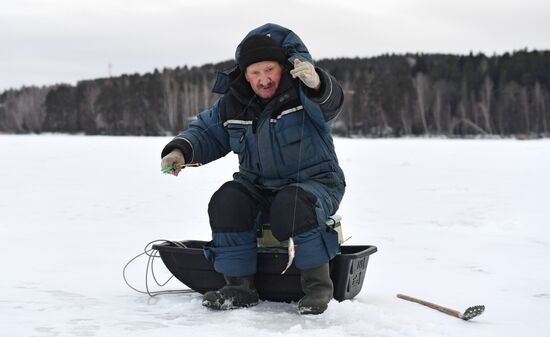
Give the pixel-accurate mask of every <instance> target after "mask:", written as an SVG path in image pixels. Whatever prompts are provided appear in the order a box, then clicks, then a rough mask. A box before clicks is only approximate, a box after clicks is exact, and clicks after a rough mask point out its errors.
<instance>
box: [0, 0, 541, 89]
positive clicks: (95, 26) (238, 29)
mask: <svg viewBox="0 0 550 337" xmlns="http://www.w3.org/2000/svg"><path fill="white" fill-rule="evenodd" d="M267 22H273V23H278V24H280V25H283V26H286V27H288V28H290V29H292V30H293V31H294V32H295V33H297V34H298V35H299V36H300V37H301V38H302V40H303V41H304V42H305V43H306V45H307V46H308V48H309V50H310V52H311V53H312V55H313V57H314V58H315V59H320V58H327V57H355V56H359V57H369V56H376V55H380V54H383V53H406V52H425V53H435V52H437V53H454V54H467V53H469V52H470V51H473V52H474V53H477V52H483V53H486V54H489V55H491V54H493V53H498V54H500V53H503V52H506V51H514V50H518V49H523V48H528V49H547V50H548V49H550V0H518V1H512V0H454V1H446V0H295V1H290V0H273V1H262V0H256V1H251V0H228V1H221V0H88V1H79V0H0V91H2V90H5V89H8V88H16V87H20V86H22V85H43V84H54V83H71V84H75V83H76V82H77V81H78V80H81V79H90V78H97V77H106V76H108V75H109V64H111V73H112V75H113V76H117V75H120V74H123V73H136V72H137V73H145V72H150V71H153V70H154V69H155V68H158V69H159V70H160V69H162V68H164V67H169V68H172V67H176V66H183V65H191V66H192V65H202V64H204V63H211V62H219V61H223V60H227V59H230V58H232V57H233V55H234V49H235V47H236V45H237V44H238V43H239V42H240V40H241V39H242V38H243V37H244V35H246V33H247V32H248V31H249V30H251V29H253V28H255V27H258V26H260V25H262V24H264V23H267Z"/></svg>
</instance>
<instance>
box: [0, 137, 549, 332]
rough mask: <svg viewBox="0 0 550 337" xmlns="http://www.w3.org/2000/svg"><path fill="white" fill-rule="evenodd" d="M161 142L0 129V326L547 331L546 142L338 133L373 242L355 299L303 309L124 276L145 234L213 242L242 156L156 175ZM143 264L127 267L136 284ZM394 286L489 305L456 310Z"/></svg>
mask: <svg viewBox="0 0 550 337" xmlns="http://www.w3.org/2000/svg"><path fill="white" fill-rule="evenodd" d="M169 139H170V138H167V137H103V136H102V137H99V136H97V137H91V136H68V135H41V136H37V135H22V136H13V135H0V155H1V158H2V161H1V163H2V165H0V237H1V238H2V239H3V240H2V241H3V251H4V254H3V256H4V259H3V263H2V273H1V274H2V277H0V293H1V294H2V295H1V296H0V317H1V321H2V323H1V326H2V332H1V335H2V336H10V337H16V336H167V335H186V336H195V335H198V334H200V336H218V335H229V336H240V337H253V336H254V337H257V336H285V337H291V336H319V337H323V336H418V337H420V336H422V337H424V336H466V335H467V336H517V335H524V336H546V334H547V333H548V331H550V323H549V321H548V320H547V317H548V313H550V262H549V257H550V229H549V219H550V207H549V204H548V200H549V193H550V192H549V191H550V179H549V172H550V140H536V141H517V140H446V139H386V140H372V139H336V140H335V143H336V148H337V152H338V155H339V158H340V162H341V165H342V167H343V169H344V171H345V173H346V177H347V192H346V196H345V198H344V201H343V203H342V205H341V208H340V210H339V212H338V213H339V214H341V215H342V216H343V226H344V236H345V237H347V236H352V238H351V239H350V240H349V241H348V242H347V244H372V245H376V246H377V247H378V250H379V251H378V252H377V253H376V254H374V255H372V256H371V259H370V261H369V265H368V270H367V274H366V278H365V283H364V285H363V291H362V292H361V293H360V294H359V295H358V296H357V297H356V298H355V299H354V300H352V301H344V302H341V303H338V302H336V301H332V302H331V303H330V305H329V308H328V310H327V311H326V312H325V313H324V314H323V315H321V316H311V317H310V316H299V315H297V314H296V311H295V310H296V308H295V304H286V303H270V302H261V303H260V304H259V305H258V306H256V307H253V308H250V309H242V310H233V311H229V312H212V311H209V310H207V309H205V308H203V307H202V306H201V296H200V295H198V294H191V295H190V294H179V295H163V296H158V297H154V298H149V297H148V296H147V295H142V294H139V293H135V292H133V291H132V290H131V289H129V288H128V287H127V286H126V285H125V284H124V282H123V280H122V267H123V266H124V264H125V263H126V262H127V261H128V260H129V259H130V258H132V257H133V256H135V255H136V254H138V253H139V252H141V251H142V249H143V247H144V246H145V244H146V243H147V242H149V241H151V240H154V239H201V240H208V239H209V237H210V230H209V226H208V218H207V214H206V209H207V204H208V200H209V197H210V195H211V194H212V193H213V192H214V191H215V190H216V189H217V188H218V187H219V186H220V185H221V184H222V183H223V182H225V181H227V180H229V179H231V175H232V172H233V171H234V170H235V169H236V165H237V163H236V158H235V156H234V155H228V156H227V157H225V158H223V159H221V160H219V161H217V162H214V163H211V164H209V165H206V166H203V167H201V168H188V169H185V170H184V171H183V172H182V174H181V175H180V176H179V177H177V178H176V177H172V176H167V175H162V174H160V154H159V153H160V150H161V148H162V147H163V146H164V144H165V143H166V142H168V141H169ZM145 263H146V260H145V259H140V260H137V261H136V263H134V264H133V265H131V266H130V267H129V277H130V281H131V282H132V284H133V285H135V286H137V287H139V288H141V289H143V285H144V272H145ZM160 269H161V268H160V266H159V273H160V274H161V278H162V279H165V277H166V276H167V274H166V272H165V271H162V272H161V271H160ZM169 285H170V286H171V288H172V289H181V288H182V285H181V284H180V283H178V281H176V280H174V281H172V282H170V283H169ZM397 293H404V294H408V295H411V296H415V297H419V298H422V299H425V300H428V301H432V302H435V303H438V304H441V305H444V306H448V307H451V308H453V309H456V310H460V311H463V310H464V309H466V308H467V307H469V306H471V305H475V304H484V305H486V308H487V309H486V312H485V313H484V314H483V315H481V316H479V317H477V318H475V319H474V320H472V321H469V322H464V321H462V320H459V319H456V318H453V317H450V316H447V315H444V314H442V313H439V312H437V311H434V310H432V309H428V308H426V307H423V306H420V305H418V304H415V303H410V302H406V301H403V300H401V299H398V298H396V296H395V295H396V294H397ZM545 331H546V332H545Z"/></svg>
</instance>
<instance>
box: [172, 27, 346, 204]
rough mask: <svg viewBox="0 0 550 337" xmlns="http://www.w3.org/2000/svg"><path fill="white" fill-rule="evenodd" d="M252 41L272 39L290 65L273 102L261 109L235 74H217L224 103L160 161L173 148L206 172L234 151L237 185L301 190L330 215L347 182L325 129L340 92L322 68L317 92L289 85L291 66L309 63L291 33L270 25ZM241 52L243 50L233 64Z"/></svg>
mask: <svg viewBox="0 0 550 337" xmlns="http://www.w3.org/2000/svg"><path fill="white" fill-rule="evenodd" d="M252 34H269V35H270V36H271V37H272V38H273V39H274V40H276V41H277V42H279V43H280V44H281V46H282V47H283V49H284V50H285V51H286V53H287V56H288V61H289V63H288V64H287V65H285V67H284V68H285V70H284V72H283V76H282V78H281V82H280V85H279V88H278V90H277V93H276V95H275V97H274V98H272V99H271V101H269V103H267V104H266V105H264V104H262V102H261V101H260V100H259V99H258V98H257V97H256V95H255V94H254V92H253V91H252V88H250V85H249V84H248V82H247V81H246V79H245V78H244V74H243V72H241V71H240V70H239V69H238V67H235V68H233V69H231V70H229V71H226V72H224V73H219V74H218V78H217V80H216V83H215V85H214V89H213V91H214V92H217V93H222V94H223V96H222V97H221V98H220V99H218V100H217V101H216V103H214V105H213V106H212V107H211V108H210V109H208V110H206V111H203V112H201V113H200V114H199V115H198V116H197V119H196V120H194V121H193V122H192V123H191V124H190V126H189V128H188V129H187V130H185V131H182V132H181V133H180V134H178V135H177V136H176V137H175V138H174V139H173V140H172V141H171V142H170V143H168V144H167V145H166V147H165V148H164V149H163V151H162V156H165V155H166V154H168V153H169V152H170V151H172V150H173V149H174V148H178V149H180V150H181V151H182V152H183V154H184V157H185V161H186V163H201V164H207V163H209V162H211V161H213V160H216V159H218V158H220V157H222V156H225V155H226V154H227V153H229V152H230V151H233V152H234V153H236V154H237V155H238V157H239V173H236V174H235V179H236V180H240V181H241V182H245V183H251V184H254V185H255V186H257V187H259V188H262V189H270V190H277V189H280V188H282V187H284V186H288V185H289V184H300V185H306V189H307V190H310V191H311V192H313V193H314V194H315V195H317V196H318V197H321V198H324V199H325V200H324V201H326V202H327V203H328V204H331V207H328V208H330V209H327V212H329V213H331V212H335V211H336V209H337V208H338V204H339V203H340V200H341V198H342V196H343V193H344V186H345V181H344V174H343V172H342V170H341V168H340V166H339V164H338V159H337V157H336V153H335V150H334V145H333V141H332V136H331V132H330V121H331V120H332V119H334V118H335V117H336V115H337V114H338V113H339V111H340V109H341V107H342V104H343V93H342V88H341V87H340V85H339V84H338V83H337V82H336V80H335V79H334V78H333V77H332V76H331V75H329V74H328V73H327V72H325V71H324V70H322V69H319V68H316V70H317V72H318V73H319V76H320V78H321V88H320V90H319V91H312V90H311V89H309V88H307V87H306V86H305V85H303V83H301V82H300V81H299V79H293V78H292V76H291V75H290V74H289V70H290V69H291V68H292V63H293V61H294V59H295V58H300V59H301V60H302V61H309V62H313V61H312V59H311V55H310V54H309V52H308V50H307V48H306V46H305V45H304V44H303V42H302V41H301V40H300V38H299V37H298V36H297V35H296V34H295V33H294V32H292V31H291V30H288V29H286V28H284V27H281V26H278V25H274V24H267V25H264V26H261V27H259V28H257V29H255V30H253V31H251V32H250V33H249V34H248V35H247V37H248V36H249V35H252ZM245 39H246V37H245ZM243 41H244V39H243ZM241 43H242V42H241ZM239 52H240V45H239V47H237V50H236V57H237V58H238V56H239ZM310 182H311V184H309V183H310ZM308 186H314V187H311V188H308ZM329 215H330V214H329Z"/></svg>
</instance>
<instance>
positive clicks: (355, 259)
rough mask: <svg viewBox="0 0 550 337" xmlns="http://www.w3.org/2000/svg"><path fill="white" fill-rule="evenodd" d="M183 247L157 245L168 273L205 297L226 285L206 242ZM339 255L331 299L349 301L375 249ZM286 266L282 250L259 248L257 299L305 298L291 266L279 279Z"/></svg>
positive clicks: (351, 249) (184, 243)
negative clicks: (205, 248)
mask: <svg viewBox="0 0 550 337" xmlns="http://www.w3.org/2000/svg"><path fill="white" fill-rule="evenodd" d="M180 243H181V244H182V246H183V247H178V246H176V245H175V244H173V243H170V242H165V243H162V244H156V245H154V246H153V249H156V250H158V252H159V254H160V257H161V259H162V261H163V262H164V264H165V265H166V267H167V268H168V270H169V271H170V272H171V273H172V274H173V275H174V276H175V277H176V278H177V279H178V280H180V281H181V282H182V283H183V284H185V285H186V286H187V287H189V288H191V289H192V290H194V291H197V292H199V293H201V294H204V293H205V292H207V291H210V290H218V289H219V288H221V287H222V286H224V285H225V281H224V279H223V276H222V274H219V273H217V272H216V271H215V270H214V268H213V266H212V263H211V262H210V261H208V260H207V259H206V257H205V256H204V253H203V246H204V245H205V244H206V241H180ZM340 251H341V253H340V254H339V255H337V256H336V257H335V258H334V259H332V260H331V261H330V270H331V274H330V276H331V278H332V281H333V283H334V299H336V300H337V301H344V300H348V299H352V298H353V297H355V296H356V295H357V294H359V292H360V291H361V288H362V286H363V281H364V279H365V272H366V271H367V264H368V262H369V256H370V255H371V254H373V253H375V252H376V251H377V248H376V247H375V246H340ZM287 262H288V253H287V250H286V249H285V248H265V247H264V248H258V268H257V273H256V288H257V289H258V293H259V296H260V299H262V300H267V301H275V302H291V301H298V300H299V299H300V298H302V297H303V296H304V293H303V292H302V289H301V284H300V272H299V270H298V269H296V267H295V266H294V264H293V265H292V266H290V268H289V269H288V270H287V271H286V273H285V274H283V275H281V272H282V271H283V270H284V269H285V267H286V264H287Z"/></svg>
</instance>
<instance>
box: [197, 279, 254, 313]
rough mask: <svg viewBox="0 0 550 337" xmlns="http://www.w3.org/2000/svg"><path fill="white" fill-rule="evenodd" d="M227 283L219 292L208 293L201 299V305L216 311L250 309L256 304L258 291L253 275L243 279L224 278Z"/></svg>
mask: <svg viewBox="0 0 550 337" xmlns="http://www.w3.org/2000/svg"><path fill="white" fill-rule="evenodd" d="M224 278H225V282H226V283H227V284H226V285H225V286H223V287H222V288H221V289H220V290H217V291H209V292H207V293H205V294H204V296H203V297H202V305H204V306H205V307H208V308H211V309H216V310H228V309H237V308H246V307H252V306H254V305H256V304H258V291H257V290H256V287H255V286H254V275H250V276H244V277H233V276H224Z"/></svg>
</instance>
